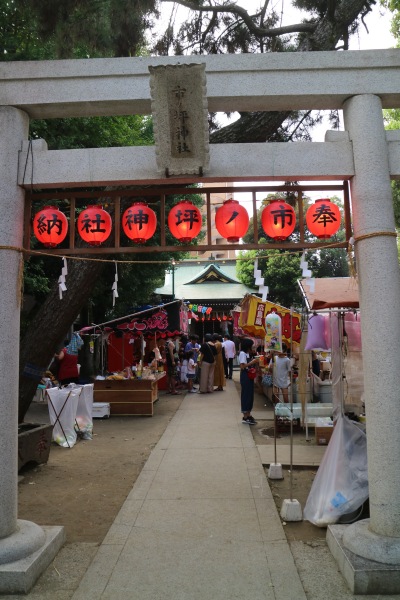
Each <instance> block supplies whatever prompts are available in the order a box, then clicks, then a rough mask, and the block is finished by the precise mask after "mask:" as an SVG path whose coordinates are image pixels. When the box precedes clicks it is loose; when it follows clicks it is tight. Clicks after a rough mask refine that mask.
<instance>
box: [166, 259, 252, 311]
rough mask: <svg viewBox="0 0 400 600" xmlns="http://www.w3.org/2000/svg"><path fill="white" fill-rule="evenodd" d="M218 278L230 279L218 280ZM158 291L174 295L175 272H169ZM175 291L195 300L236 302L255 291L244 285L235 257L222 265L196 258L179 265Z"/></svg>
mask: <svg viewBox="0 0 400 600" xmlns="http://www.w3.org/2000/svg"><path fill="white" fill-rule="evenodd" d="M218 278H220V279H222V280H225V281H227V283H224V282H222V281H218ZM194 281H197V283H194ZM155 291H156V293H157V294H160V295H161V296H170V295H172V275H171V274H168V275H167V276H166V283H165V285H164V286H163V287H160V288H157V289H156V290H155ZM174 292H175V298H184V299H185V300H189V301H191V302H198V301H199V300H220V301H221V300H222V301H226V302H229V301H232V302H235V301H236V300H240V299H241V298H243V296H245V295H246V294H251V293H254V289H251V288H249V287H247V286H245V285H243V284H242V283H240V281H239V280H238V279H237V276H236V263H235V261H232V262H231V263H228V264H227V263H224V264H218V265H217V264H212V263H211V264H210V263H208V264H207V265H206V266H204V265H202V264H198V263H197V262H196V263H194V264H193V263H189V264H188V263H184V264H180V265H178V266H177V267H176V268H175V271H174Z"/></svg>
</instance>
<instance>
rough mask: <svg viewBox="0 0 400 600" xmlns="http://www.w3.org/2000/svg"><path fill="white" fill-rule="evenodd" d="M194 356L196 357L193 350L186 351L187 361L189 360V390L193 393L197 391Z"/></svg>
mask: <svg viewBox="0 0 400 600" xmlns="http://www.w3.org/2000/svg"><path fill="white" fill-rule="evenodd" d="M193 357H194V352H193V350H189V352H186V362H187V367H186V377H187V384H188V390H189V392H190V393H191V394H195V393H196V390H194V389H193V382H194V380H195V377H196V363H195V361H194V358H193Z"/></svg>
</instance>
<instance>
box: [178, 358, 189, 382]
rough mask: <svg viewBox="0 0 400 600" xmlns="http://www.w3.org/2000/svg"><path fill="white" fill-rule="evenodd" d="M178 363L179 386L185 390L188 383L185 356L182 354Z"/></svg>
mask: <svg viewBox="0 0 400 600" xmlns="http://www.w3.org/2000/svg"><path fill="white" fill-rule="evenodd" d="M180 363H181V384H182V387H183V388H185V387H186V384H187V382H188V380H187V366H188V359H187V358H186V355H185V354H183V353H182V355H181V357H180Z"/></svg>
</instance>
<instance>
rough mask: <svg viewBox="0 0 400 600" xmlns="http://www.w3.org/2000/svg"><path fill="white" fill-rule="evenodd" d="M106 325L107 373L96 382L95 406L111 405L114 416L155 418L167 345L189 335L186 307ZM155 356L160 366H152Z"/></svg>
mask: <svg viewBox="0 0 400 600" xmlns="http://www.w3.org/2000/svg"><path fill="white" fill-rule="evenodd" d="M104 325H106V327H104V329H102V332H103V336H104V340H105V342H106V343H105V352H104V354H105V360H104V364H105V365H106V369H105V370H106V373H102V374H101V375H99V376H98V377H97V378H96V380H95V382H94V399H95V402H100V403H109V404H110V414H111V415H116V414H117V415H146V416H152V415H153V411H154V408H153V406H154V403H155V402H156V400H158V391H159V389H163V388H164V386H163V384H164V382H165V372H164V366H163V361H162V351H163V348H164V345H165V341H166V340H167V339H170V338H177V337H179V336H180V335H182V334H186V333H187V331H188V309H187V307H186V305H185V304H184V303H183V302H182V301H181V300H176V301H173V302H170V303H168V304H164V305H161V306H156V307H150V308H145V309H143V310H141V311H139V312H138V313H135V314H134V315H129V316H127V317H123V318H120V319H118V320H117V321H114V322H112V323H107V324H104ZM110 325H112V327H110ZM152 352H153V353H154V355H155V358H156V360H157V364H156V365H155V364H154V363H153V364H152V366H150V363H152V360H151V353H152Z"/></svg>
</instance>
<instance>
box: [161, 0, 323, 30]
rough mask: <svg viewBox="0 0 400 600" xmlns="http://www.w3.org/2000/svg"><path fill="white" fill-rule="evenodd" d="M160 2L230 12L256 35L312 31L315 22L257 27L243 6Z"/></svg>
mask: <svg viewBox="0 0 400 600" xmlns="http://www.w3.org/2000/svg"><path fill="white" fill-rule="evenodd" d="M161 1H162V2H176V4H180V5H181V6H185V7H186V8H189V9H190V10H193V11H196V12H213V13H214V14H216V13H231V14H234V15H236V16H238V17H239V18H241V19H242V21H243V22H244V23H245V24H246V25H247V27H248V29H249V31H250V32H251V33H253V34H254V35H255V36H258V37H278V36H280V35H287V34H289V33H311V32H313V31H314V29H315V27H316V24H315V23H297V24H296V25H286V26H285V27H274V28H272V29H271V28H265V27H258V25H256V24H255V23H254V21H253V19H252V18H251V16H250V15H249V13H248V12H247V10H245V9H244V8H242V7H241V6H236V4H225V5H224V6H199V5H196V4H192V2H189V1H187V0H161Z"/></svg>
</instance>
